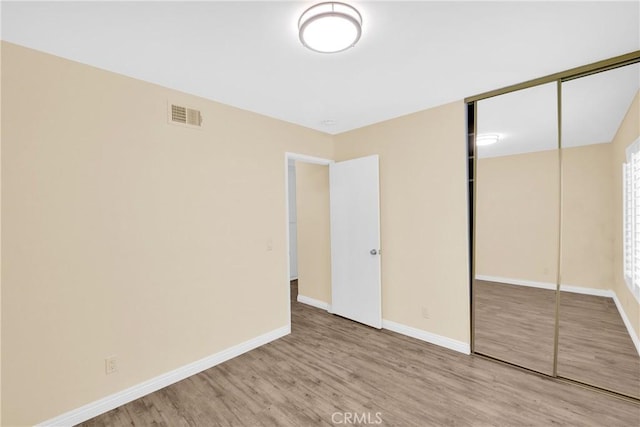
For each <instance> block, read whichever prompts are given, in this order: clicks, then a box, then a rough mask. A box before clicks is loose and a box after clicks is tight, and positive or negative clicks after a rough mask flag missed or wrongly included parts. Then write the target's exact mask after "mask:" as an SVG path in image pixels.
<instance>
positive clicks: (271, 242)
mask: <svg viewBox="0 0 640 427" xmlns="http://www.w3.org/2000/svg"><path fill="white" fill-rule="evenodd" d="M272 250H273V239H272V238H271V237H269V238H268V239H267V252H271V251H272Z"/></svg>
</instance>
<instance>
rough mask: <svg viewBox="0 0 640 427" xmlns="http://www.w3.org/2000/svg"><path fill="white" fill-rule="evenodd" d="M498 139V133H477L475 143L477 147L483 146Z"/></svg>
mask: <svg viewBox="0 0 640 427" xmlns="http://www.w3.org/2000/svg"><path fill="white" fill-rule="evenodd" d="M499 140H500V135H495V134H491V135H478V137H477V138H476V145H477V146H478V147H484V146H485V145H491V144H495V143H496V142H498V141H499Z"/></svg>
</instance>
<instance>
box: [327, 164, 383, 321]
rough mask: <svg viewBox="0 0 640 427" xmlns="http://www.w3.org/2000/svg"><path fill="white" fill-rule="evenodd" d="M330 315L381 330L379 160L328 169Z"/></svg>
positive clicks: (334, 165) (335, 165) (332, 166)
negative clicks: (331, 313)
mask: <svg viewBox="0 0 640 427" xmlns="http://www.w3.org/2000/svg"><path fill="white" fill-rule="evenodd" d="M329 187H330V212H331V311H332V312H333V313H334V314H338V315H340V316H343V317H346V318H348V319H352V320H355V321H357V322H360V323H364V324H365V325H369V326H373V327H374V328H381V327H382V296H381V281H380V192H379V178H378V156H368V157H361V158H359V159H354V160H348V161H344V162H337V163H333V164H331V165H330V166H329Z"/></svg>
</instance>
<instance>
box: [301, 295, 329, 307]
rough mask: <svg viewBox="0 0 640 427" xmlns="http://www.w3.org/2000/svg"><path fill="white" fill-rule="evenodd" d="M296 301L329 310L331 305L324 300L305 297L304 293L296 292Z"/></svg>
mask: <svg viewBox="0 0 640 427" xmlns="http://www.w3.org/2000/svg"><path fill="white" fill-rule="evenodd" d="M298 302H301V303H302V304H307V305H310V306H311V307H315V308H319V309H322V310H326V311H331V305H330V304H329V303H326V302H324V301H320V300H319V299H315V298H310V297H305V296H304V295H300V294H298Z"/></svg>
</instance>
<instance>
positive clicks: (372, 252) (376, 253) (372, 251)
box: [369, 249, 378, 255]
mask: <svg viewBox="0 0 640 427" xmlns="http://www.w3.org/2000/svg"><path fill="white" fill-rule="evenodd" d="M369 253H370V254H371V255H378V251H377V250H375V249H371V250H370V251H369Z"/></svg>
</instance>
